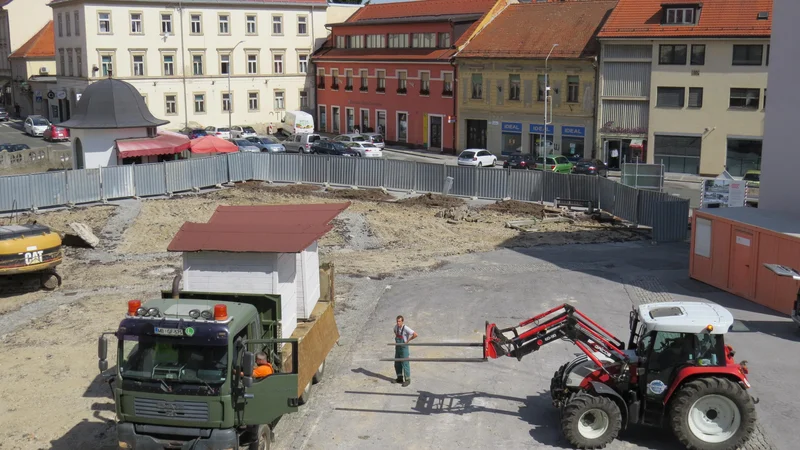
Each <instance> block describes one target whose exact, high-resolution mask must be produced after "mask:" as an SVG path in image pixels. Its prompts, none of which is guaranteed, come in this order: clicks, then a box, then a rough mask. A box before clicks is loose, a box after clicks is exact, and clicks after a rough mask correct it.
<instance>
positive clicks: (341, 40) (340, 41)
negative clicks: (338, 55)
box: [336, 36, 347, 48]
mask: <svg viewBox="0 0 800 450" xmlns="http://www.w3.org/2000/svg"><path fill="white" fill-rule="evenodd" d="M336 48H347V36H336Z"/></svg>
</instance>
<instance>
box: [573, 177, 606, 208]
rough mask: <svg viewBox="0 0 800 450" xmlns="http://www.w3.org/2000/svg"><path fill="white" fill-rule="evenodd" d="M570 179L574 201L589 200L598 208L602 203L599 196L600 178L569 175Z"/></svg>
mask: <svg viewBox="0 0 800 450" xmlns="http://www.w3.org/2000/svg"><path fill="white" fill-rule="evenodd" d="M567 177H569V180H568V181H569V195H570V198H572V199H574V200H588V201H590V202H592V205H594V206H595V207H597V204H598V203H599V202H600V200H599V199H598V196H597V182H598V181H599V178H600V177H596V176H591V175H567Z"/></svg>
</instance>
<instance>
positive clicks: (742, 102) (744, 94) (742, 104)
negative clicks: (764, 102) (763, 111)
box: [730, 88, 761, 110]
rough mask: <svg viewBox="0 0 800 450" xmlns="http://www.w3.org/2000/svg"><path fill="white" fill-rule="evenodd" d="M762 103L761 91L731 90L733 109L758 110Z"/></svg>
mask: <svg viewBox="0 0 800 450" xmlns="http://www.w3.org/2000/svg"><path fill="white" fill-rule="evenodd" d="M760 102H761V91H760V90H759V89H742V88H731V100H730V107H731V108H741V109H753V110H755V109H758V106H759V104H760Z"/></svg>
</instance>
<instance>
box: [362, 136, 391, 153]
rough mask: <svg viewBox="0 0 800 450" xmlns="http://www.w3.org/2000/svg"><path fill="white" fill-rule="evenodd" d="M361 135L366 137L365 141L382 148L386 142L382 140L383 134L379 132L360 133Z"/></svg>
mask: <svg viewBox="0 0 800 450" xmlns="http://www.w3.org/2000/svg"><path fill="white" fill-rule="evenodd" d="M361 135H362V136H364V137H365V138H367V142H368V143H370V144H372V145H374V146H375V147H378V148H379V149H381V150H383V148H385V147H386V144H385V143H384V142H383V135H382V134H380V133H362V134H361Z"/></svg>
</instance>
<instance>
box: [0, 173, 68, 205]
mask: <svg viewBox="0 0 800 450" xmlns="http://www.w3.org/2000/svg"><path fill="white" fill-rule="evenodd" d="M28 176H29V177H30V186H31V191H32V193H31V196H32V198H31V201H32V202H33V206H35V207H37V208H46V207H48V206H59V205H63V204H64V203H67V173H66V172H45V173H37V174H35V175H28ZM0 185H2V184H1V183H0ZM0 189H2V188H0ZM0 195H1V194H0ZM0 209H1V208H0Z"/></svg>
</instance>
